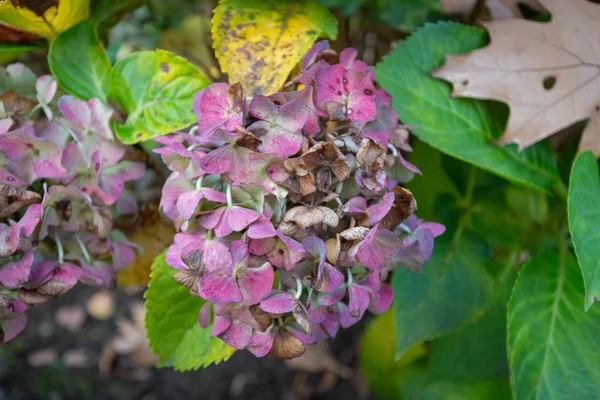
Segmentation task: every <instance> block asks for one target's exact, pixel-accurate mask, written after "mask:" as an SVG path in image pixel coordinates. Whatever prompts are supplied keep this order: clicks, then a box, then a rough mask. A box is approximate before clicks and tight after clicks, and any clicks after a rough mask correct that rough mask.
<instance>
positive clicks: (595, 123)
mask: <svg viewBox="0 0 600 400" xmlns="http://www.w3.org/2000/svg"><path fill="white" fill-rule="evenodd" d="M539 2H540V3H541V4H542V5H543V6H544V7H545V8H546V9H548V10H549V11H550V12H551V13H552V21H551V22H549V23H540V22H535V21H527V20H524V19H507V20H501V21H494V22H490V23H487V24H485V27H486V28H487V30H488V32H489V34H490V38H491V39H490V44H489V45H488V46H487V47H484V48H482V49H478V50H475V51H473V52H471V53H469V54H464V55H452V56H448V57H447V60H446V64H445V65H444V66H443V67H442V68H440V69H438V70H436V71H434V73H433V75H434V76H436V77H439V78H443V79H445V80H447V81H449V82H451V83H452V84H453V86H454V91H453V93H452V94H453V95H454V96H459V97H473V98H477V99H492V100H499V101H503V102H505V103H508V105H509V106H510V117H509V119H508V124H507V126H506V130H505V132H504V134H503V135H502V137H501V138H500V139H499V140H498V141H499V142H500V143H517V144H518V145H519V148H520V149H522V148H525V147H528V146H530V145H532V144H534V143H536V142H539V141H540V140H542V139H544V138H546V137H548V136H550V135H552V134H554V133H556V132H558V131H560V130H562V129H564V128H566V127H568V126H570V125H573V124H574V123H576V122H579V121H582V120H586V119H591V122H590V123H588V125H587V127H586V129H585V130H584V132H583V138H582V140H581V143H580V148H581V149H583V150H586V149H589V150H592V151H594V153H595V154H596V156H597V157H600V145H599V144H598V143H600V123H599V122H600V120H599V118H600V61H599V58H598V54H600V30H599V29H598V27H599V26H600V5H598V4H594V3H592V2H590V1H587V0H570V1H564V0H539Z"/></svg>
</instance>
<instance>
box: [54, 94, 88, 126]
mask: <svg viewBox="0 0 600 400" xmlns="http://www.w3.org/2000/svg"><path fill="white" fill-rule="evenodd" d="M58 109H59V110H60V112H61V113H62V114H63V115H64V116H65V118H66V119H68V120H69V122H71V123H72V124H73V125H75V126H77V127H80V128H87V127H89V126H91V125H92V112H91V110H90V107H89V105H88V103H87V102H86V101H85V100H81V99H78V98H76V97H73V96H62V97H61V98H60V99H58Z"/></svg>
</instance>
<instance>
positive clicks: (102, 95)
mask: <svg viewBox="0 0 600 400" xmlns="http://www.w3.org/2000/svg"><path fill="white" fill-rule="evenodd" d="M48 64H49V66H50V71H52V75H54V77H55V78H56V80H57V81H58V83H59V84H60V86H61V87H62V88H63V89H65V90H66V91H67V92H68V93H70V94H72V95H73V96H76V97H79V98H81V99H84V100H89V99H91V98H94V97H96V98H98V99H100V100H102V101H103V102H105V103H106V95H107V93H108V77H109V75H110V60H109V59H108V54H106V51H105V50H104V47H103V46H102V44H101V43H100V41H99V40H98V37H97V35H96V28H95V26H94V24H93V23H92V22H90V21H82V22H80V23H78V24H77V25H75V26H73V27H71V28H69V29H68V30H66V31H64V32H63V33H61V34H60V35H58V36H57V37H56V39H54V40H53V41H52V43H51V44H50V51H49V53H48Z"/></svg>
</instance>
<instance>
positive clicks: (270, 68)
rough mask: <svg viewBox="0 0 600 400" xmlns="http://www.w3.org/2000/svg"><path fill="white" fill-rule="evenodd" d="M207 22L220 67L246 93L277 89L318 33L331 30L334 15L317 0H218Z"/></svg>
mask: <svg viewBox="0 0 600 400" xmlns="http://www.w3.org/2000/svg"><path fill="white" fill-rule="evenodd" d="M212 23H213V27H212V35H213V40H214V42H213V48H214V49H215V55H216V56H217V59H218V60H219V63H220V64H221V70H222V71H223V72H225V73H227V74H228V75H229V81H230V82H231V83H234V82H240V83H241V84H242V87H243V88H244V91H245V93H247V94H249V95H251V96H253V95H257V94H264V95H270V94H273V93H275V92H276V91H278V90H280V89H281V87H282V86H283V84H284V83H285V81H286V79H287V77H288V76H289V74H290V72H292V69H293V68H294V67H295V66H296V64H297V63H298V62H299V61H300V60H301V59H302V57H304V54H305V53H306V52H307V51H308V50H309V49H310V47H311V46H312V45H313V43H314V42H315V40H316V39H317V38H318V37H319V36H321V35H324V36H326V37H328V38H329V39H335V38H336V36H337V21H336V19H335V17H334V16H333V15H332V14H331V13H330V12H329V10H328V9H327V8H325V7H324V6H323V5H321V4H319V2H318V1H317V0H297V1H293V0H221V1H220V2H219V6H218V7H217V8H216V9H215V11H214V17H213V20H212Z"/></svg>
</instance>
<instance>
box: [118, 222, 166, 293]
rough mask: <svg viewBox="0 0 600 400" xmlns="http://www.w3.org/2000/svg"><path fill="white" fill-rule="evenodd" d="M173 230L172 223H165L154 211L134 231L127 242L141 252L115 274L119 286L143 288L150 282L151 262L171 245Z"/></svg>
mask: <svg viewBox="0 0 600 400" xmlns="http://www.w3.org/2000/svg"><path fill="white" fill-rule="evenodd" d="M173 236H175V229H174V228H173V223H172V222H169V221H166V220H165V219H164V218H162V217H161V216H160V215H159V214H158V212H156V211H154V212H152V213H151V214H150V216H149V217H148V218H147V219H146V220H145V221H143V222H142V224H141V225H140V226H139V227H137V228H136V229H135V231H134V232H133V234H132V235H131V236H129V237H128V240H130V241H132V242H134V243H136V244H138V245H140V246H141V247H142V248H143V251H142V252H141V253H139V254H138V255H137V256H136V257H135V260H134V261H133V262H132V263H131V264H129V265H128V266H127V267H125V268H123V269H122V270H120V271H119V272H118V273H117V284H118V285H119V286H145V285H146V284H147V283H148V281H150V267H151V266H152V262H153V261H154V259H155V258H156V256H158V255H159V254H160V253H161V252H162V251H163V250H164V249H165V247H167V246H169V245H170V244H171V243H173Z"/></svg>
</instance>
